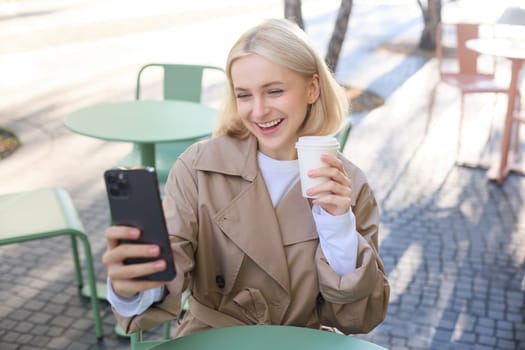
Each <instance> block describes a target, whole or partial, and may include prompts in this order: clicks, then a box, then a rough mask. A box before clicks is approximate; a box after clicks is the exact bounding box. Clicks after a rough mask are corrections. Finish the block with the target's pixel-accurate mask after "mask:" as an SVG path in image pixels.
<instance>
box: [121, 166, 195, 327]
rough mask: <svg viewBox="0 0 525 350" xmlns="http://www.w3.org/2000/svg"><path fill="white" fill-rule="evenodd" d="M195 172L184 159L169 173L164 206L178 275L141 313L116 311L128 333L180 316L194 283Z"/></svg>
mask: <svg viewBox="0 0 525 350" xmlns="http://www.w3.org/2000/svg"><path fill="white" fill-rule="evenodd" d="M194 175H195V174H194V173H193V171H192V170H191V167H190V166H188V164H187V163H186V162H185V161H184V160H182V159H181V158H179V159H178V160H177V162H176V163H175V165H174V166H173V169H172V170H171V172H170V175H169V177H168V180H167V182H166V187H165V194H164V200H163V206H164V213H165V216H166V225H167V227H168V233H169V235H170V242H171V249H172V251H173V256H174V261H175V269H176V273H177V275H176V277H175V279H174V280H173V281H171V282H169V283H168V284H167V285H166V287H167V288H166V295H165V296H164V298H163V299H162V300H161V301H159V302H158V303H154V304H153V305H151V307H150V308H148V309H147V310H146V311H144V312H143V313H142V314H140V315H135V316H132V317H124V316H122V315H120V314H118V313H117V312H116V311H115V310H113V313H114V315H115V318H116V319H117V321H118V323H119V324H120V326H121V327H122V329H123V330H124V331H125V332H126V333H127V334H129V333H133V332H136V331H138V330H146V329H149V328H152V327H154V326H157V325H159V324H161V323H163V322H165V321H169V320H175V319H178V318H179V315H180V312H181V295H182V292H183V291H184V290H186V288H188V286H189V284H190V283H191V280H190V279H191V272H192V271H193V267H194V264H195V261H194V252H195V249H196V248H197V247H196V244H197V238H196V235H197V186H196V183H195V176H194Z"/></svg>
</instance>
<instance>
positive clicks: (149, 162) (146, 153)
mask: <svg viewBox="0 0 525 350" xmlns="http://www.w3.org/2000/svg"><path fill="white" fill-rule="evenodd" d="M140 161H141V163H142V165H144V166H151V167H155V144H154V143H141V144H140Z"/></svg>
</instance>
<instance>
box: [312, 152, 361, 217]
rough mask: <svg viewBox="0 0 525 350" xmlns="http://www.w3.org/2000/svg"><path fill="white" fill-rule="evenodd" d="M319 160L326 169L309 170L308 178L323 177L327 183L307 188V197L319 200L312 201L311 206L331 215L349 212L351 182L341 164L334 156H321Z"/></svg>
mask: <svg viewBox="0 0 525 350" xmlns="http://www.w3.org/2000/svg"><path fill="white" fill-rule="evenodd" d="M321 160H322V161H323V162H324V163H326V164H327V166H326V167H322V168H317V169H313V170H310V172H309V173H308V176H310V177H320V176H324V177H327V178H328V179H329V181H327V182H324V183H322V184H320V185H317V186H314V187H312V188H309V189H308V191H307V194H308V195H311V196H315V195H317V194H320V196H319V198H315V199H313V200H312V204H318V205H320V206H321V208H323V209H324V210H325V211H326V212H328V213H330V214H331V215H334V216H337V215H343V214H345V213H347V212H348V210H350V204H351V198H352V181H350V179H349V178H348V175H347V174H346V171H345V169H344V167H343V162H342V161H341V160H340V159H338V158H337V157H335V156H332V155H329V154H323V155H322V156H321Z"/></svg>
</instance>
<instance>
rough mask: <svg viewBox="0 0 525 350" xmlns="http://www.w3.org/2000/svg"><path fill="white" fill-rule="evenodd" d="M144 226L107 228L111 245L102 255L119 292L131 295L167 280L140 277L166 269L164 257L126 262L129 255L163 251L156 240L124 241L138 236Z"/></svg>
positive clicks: (121, 294)
mask: <svg viewBox="0 0 525 350" xmlns="http://www.w3.org/2000/svg"><path fill="white" fill-rule="evenodd" d="M139 237H140V230H138V229H137V228H134V227H126V226H111V227H109V228H107V229H106V241H107V249H106V252H105V253H104V255H103V257H102V262H103V263H104V265H105V266H106V269H107V272H108V277H109V279H110V281H111V285H112V287H113V290H114V291H115V293H117V294H118V295H119V296H121V297H124V298H129V297H132V296H134V295H135V294H137V293H139V292H142V291H145V290H147V289H152V288H158V287H161V286H163V285H164V284H165V283H166V282H162V281H146V280H138V279H136V278H137V277H140V276H145V275H150V274H152V273H155V272H159V271H163V270H165V269H166V261H164V260H162V259H158V260H154V261H152V262H146V263H140V264H129V265H126V264H124V260H125V259H128V258H139V257H145V258H154V257H158V256H159V254H160V248H159V246H158V245H155V244H132V243H121V241H122V240H137V239H138V238H139Z"/></svg>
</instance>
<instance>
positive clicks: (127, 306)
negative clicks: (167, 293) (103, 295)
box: [106, 277, 164, 317]
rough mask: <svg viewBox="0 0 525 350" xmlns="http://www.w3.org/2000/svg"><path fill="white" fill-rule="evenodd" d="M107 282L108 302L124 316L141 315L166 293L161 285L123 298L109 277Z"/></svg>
mask: <svg viewBox="0 0 525 350" xmlns="http://www.w3.org/2000/svg"><path fill="white" fill-rule="evenodd" d="M106 284H107V290H108V302H109V303H110V304H111V306H113V307H114V308H115V310H116V311H117V312H118V313H119V314H121V315H122V316H124V317H131V316H135V315H140V314H141V313H143V312H144V311H146V310H147V309H148V308H149V307H150V306H151V305H152V304H153V303H155V302H157V301H160V300H161V299H162V296H163V295H164V287H159V288H154V289H148V290H146V291H144V292H141V293H139V294H137V295H136V296H134V297H131V298H123V297H121V296H119V295H118V294H117V293H116V292H115V291H114V290H113V286H112V285H111V280H110V279H109V277H108V278H107V282H106Z"/></svg>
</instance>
